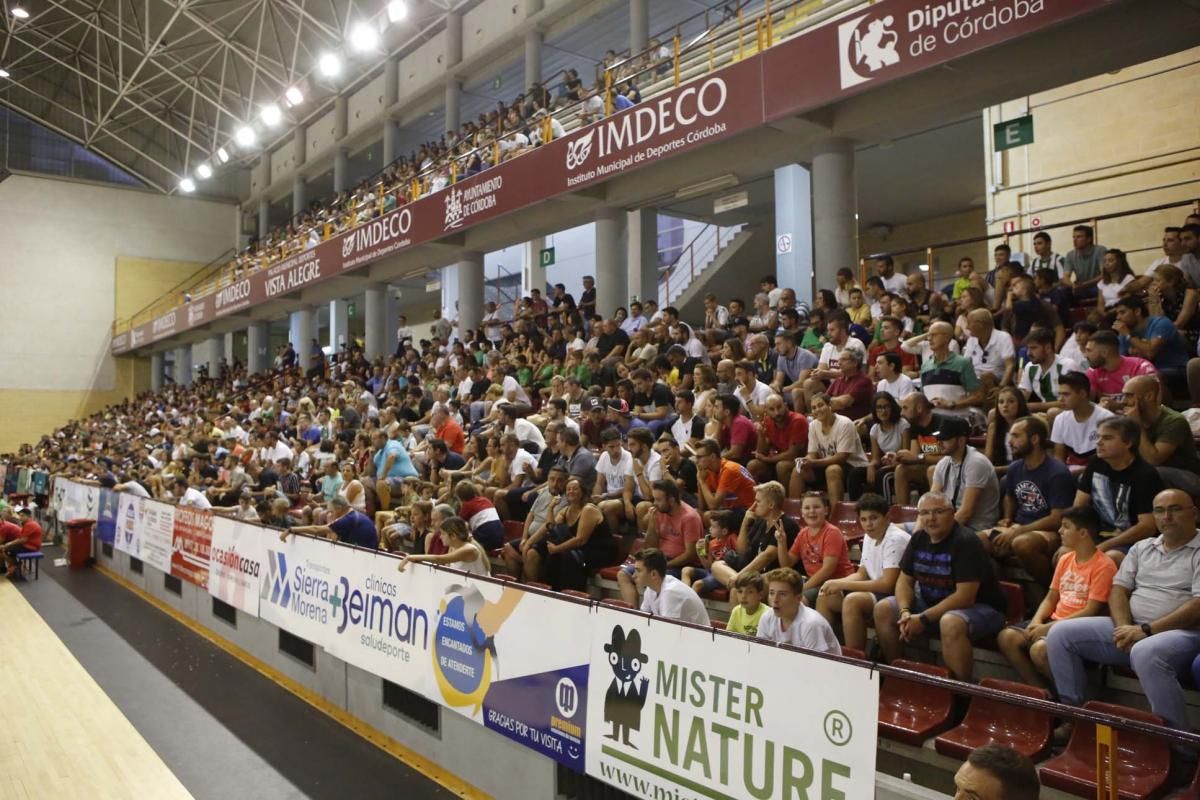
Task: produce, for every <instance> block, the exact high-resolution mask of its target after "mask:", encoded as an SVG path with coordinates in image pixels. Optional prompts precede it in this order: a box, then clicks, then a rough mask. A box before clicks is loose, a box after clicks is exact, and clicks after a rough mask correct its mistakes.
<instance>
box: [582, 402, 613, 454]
mask: <svg viewBox="0 0 1200 800" xmlns="http://www.w3.org/2000/svg"><path fill="white" fill-rule="evenodd" d="M607 411H608V408H607V405H606V404H605V402H604V400H602V399H601V398H599V397H588V398H586V399H585V400H584V401H583V419H582V420H581V421H580V423H579V434H580V436H582V437H583V439H584V444H586V445H587V446H588V447H589V448H591V449H592V450H599V449H600V436H601V434H603V433H604V431H605V430H606V429H607V428H612V427H614V426H613V425H612V424H611V423H610V422H609V421H608V417H607Z"/></svg>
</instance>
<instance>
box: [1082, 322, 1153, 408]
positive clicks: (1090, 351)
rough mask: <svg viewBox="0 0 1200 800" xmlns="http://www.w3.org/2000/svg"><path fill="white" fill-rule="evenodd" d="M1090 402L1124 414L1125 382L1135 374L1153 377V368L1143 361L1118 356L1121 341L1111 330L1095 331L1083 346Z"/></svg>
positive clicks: (1133, 357)
mask: <svg viewBox="0 0 1200 800" xmlns="http://www.w3.org/2000/svg"><path fill="white" fill-rule="evenodd" d="M1084 355H1086V356H1087V360H1088V366H1089V367H1090V369H1088V371H1087V377H1088V382H1089V383H1090V384H1091V385H1092V399H1093V400H1095V401H1096V402H1097V403H1099V404H1100V405H1102V406H1103V407H1104V408H1107V409H1108V410H1109V411H1112V412H1115V413H1118V414H1123V413H1125V395H1124V392H1125V381H1127V380H1129V379H1130V378H1133V377H1136V376H1138V375H1153V374H1154V373H1155V372H1157V371H1158V370H1156V369H1155V368H1154V365H1153V364H1151V363H1150V362H1149V361H1147V360H1146V359H1144V358H1138V357H1137V356H1123V355H1121V342H1120V339H1118V338H1117V335H1116V334H1115V333H1113V332H1112V331H1096V332H1095V333H1093V334H1092V338H1090V339H1088V342H1087V344H1086V345H1084Z"/></svg>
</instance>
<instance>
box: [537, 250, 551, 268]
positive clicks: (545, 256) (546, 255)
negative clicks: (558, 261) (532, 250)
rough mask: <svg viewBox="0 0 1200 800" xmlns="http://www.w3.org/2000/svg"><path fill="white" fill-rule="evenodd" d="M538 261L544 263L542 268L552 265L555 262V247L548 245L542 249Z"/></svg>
mask: <svg viewBox="0 0 1200 800" xmlns="http://www.w3.org/2000/svg"><path fill="white" fill-rule="evenodd" d="M538 263H539V264H541V265H542V269H545V268H546V267H549V266H552V265H553V264H554V248H553V247H547V248H545V249H544V250H542V251H541V253H540V255H539V258H538Z"/></svg>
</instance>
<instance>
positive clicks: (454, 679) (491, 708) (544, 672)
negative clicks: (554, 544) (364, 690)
mask: <svg viewBox="0 0 1200 800" xmlns="http://www.w3.org/2000/svg"><path fill="white" fill-rule="evenodd" d="M426 570H427V568H421V569H419V570H416V571H418V572H420V571H426ZM409 571H413V570H409ZM428 571H429V572H430V574H431V576H432V578H433V581H434V583H435V595H434V596H435V597H436V598H437V615H436V618H435V623H434V629H433V633H434V635H433V643H432V647H431V656H432V658H431V663H432V669H433V678H434V681H435V686H434V687H433V693H432V694H431V695H430V696H431V697H432V698H433V699H434V700H437V701H438V702H440V703H442V704H443V705H445V706H448V707H450V708H452V709H454V710H455V711H457V712H459V713H460V714H462V715H464V716H467V717H470V718H471V719H474V720H475V721H477V722H480V723H482V724H483V725H484V726H485V727H487V728H490V729H491V730H494V731H496V732H498V733H500V734H501V735H503V736H505V737H507V738H509V739H512V740H513V741H515V742H518V743H519V744H522V745H524V746H525V747H528V748H531V749H533V750H536V751H537V752H539V753H541V754H542V755H544V756H547V757H549V758H552V759H554V760H555V761H557V762H558V763H560V764H562V765H563V766H566V767H569V768H570V769H573V770H575V771H577V772H582V771H583V768H584V756H585V731H586V729H587V713H588V708H587V687H588V660H587V651H588V639H589V636H588V632H589V630H590V625H591V622H590V617H591V613H590V611H589V609H588V607H587V606H584V605H579V604H575V603H564V602H561V601H557V600H554V599H552V598H548V597H544V596H542V595H538V594H533V593H530V592H525V591H522V590H521V589H519V588H517V587H515V586H509V585H496V584H493V583H487V582H484V581H469V580H459V579H457V578H456V577H455V576H454V575H451V574H449V573H446V572H437V571H433V570H428ZM401 577H402V578H404V577H405V576H401ZM548 629H549V630H553V631H554V641H553V645H552V646H547V644H548V643H547V641H546V635H545V632H546V630H548Z"/></svg>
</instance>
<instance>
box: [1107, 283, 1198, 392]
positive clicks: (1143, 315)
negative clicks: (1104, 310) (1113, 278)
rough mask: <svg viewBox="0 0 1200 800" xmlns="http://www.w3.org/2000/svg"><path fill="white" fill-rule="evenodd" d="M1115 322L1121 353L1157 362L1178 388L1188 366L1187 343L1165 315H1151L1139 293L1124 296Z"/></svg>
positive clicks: (1170, 381) (1164, 377) (1169, 380)
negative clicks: (1138, 295)
mask: <svg viewBox="0 0 1200 800" xmlns="http://www.w3.org/2000/svg"><path fill="white" fill-rule="evenodd" d="M1116 311H1117V320H1116V322H1114V323H1113V330H1115V331H1116V332H1117V333H1118V334H1119V335H1120V337H1121V355H1123V356H1140V357H1141V358H1144V359H1146V360H1147V361H1149V362H1150V363H1152V364H1153V365H1154V368H1155V369H1157V370H1158V372H1159V374H1160V375H1162V377H1163V382H1164V383H1166V384H1167V385H1168V386H1171V387H1172V388H1176V387H1177V386H1178V383H1179V379H1181V378H1182V377H1183V375H1184V374H1185V371H1186V370H1187V362H1188V349H1187V344H1186V343H1185V342H1184V340H1183V336H1181V335H1180V333H1179V330H1178V329H1177V328H1176V327H1175V324H1174V323H1173V322H1172V321H1171V320H1169V319H1167V318H1166V317H1155V316H1151V315H1150V312H1149V311H1148V310H1147V309H1146V301H1145V300H1143V299H1142V298H1140V297H1122V298H1121V299H1120V300H1118V301H1117V303H1116Z"/></svg>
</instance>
